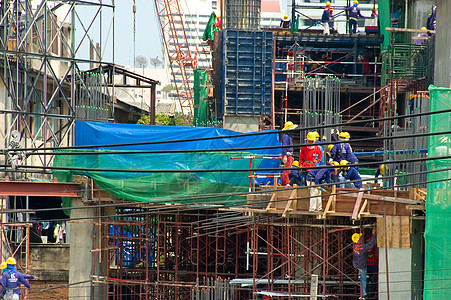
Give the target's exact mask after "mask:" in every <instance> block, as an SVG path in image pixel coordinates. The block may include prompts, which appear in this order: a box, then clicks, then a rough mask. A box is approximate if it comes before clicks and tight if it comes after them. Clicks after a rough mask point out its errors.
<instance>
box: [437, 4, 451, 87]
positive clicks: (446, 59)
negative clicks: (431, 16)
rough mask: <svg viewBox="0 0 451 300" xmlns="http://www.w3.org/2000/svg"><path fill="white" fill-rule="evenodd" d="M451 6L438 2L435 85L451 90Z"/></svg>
mask: <svg viewBox="0 0 451 300" xmlns="http://www.w3.org/2000/svg"><path fill="white" fill-rule="evenodd" d="M450 14H451V5H450V3H449V0H437V33H436V37H435V70H434V85H435V86H438V87H448V88H451V30H449V28H450V26H451V18H450V17H449V16H450Z"/></svg>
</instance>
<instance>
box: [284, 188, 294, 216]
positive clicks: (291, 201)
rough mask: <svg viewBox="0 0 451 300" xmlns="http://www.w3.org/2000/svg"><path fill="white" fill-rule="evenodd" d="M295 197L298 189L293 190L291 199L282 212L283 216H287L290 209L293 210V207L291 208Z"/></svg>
mask: <svg viewBox="0 0 451 300" xmlns="http://www.w3.org/2000/svg"><path fill="white" fill-rule="evenodd" d="M293 198H296V190H292V191H291V194H290V199H289V200H288V201H287V205H286V206H285V209H284V211H283V213H282V217H283V218H286V216H287V212H288V210H293V208H291V204H292V203H293Z"/></svg>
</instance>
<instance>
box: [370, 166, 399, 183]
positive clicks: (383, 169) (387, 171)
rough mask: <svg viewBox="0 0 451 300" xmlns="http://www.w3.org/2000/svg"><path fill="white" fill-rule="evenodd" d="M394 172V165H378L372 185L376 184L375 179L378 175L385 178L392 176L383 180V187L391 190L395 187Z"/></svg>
mask: <svg viewBox="0 0 451 300" xmlns="http://www.w3.org/2000/svg"><path fill="white" fill-rule="evenodd" d="M395 172H396V164H393V163H391V164H380V165H379V166H378V167H377V170H376V173H375V174H374V183H377V180H378V179H377V178H378V177H379V175H382V176H383V177H385V176H393V177H392V178H384V179H383V181H384V183H383V186H384V187H385V188H393V187H394V186H395V177H394V175H395Z"/></svg>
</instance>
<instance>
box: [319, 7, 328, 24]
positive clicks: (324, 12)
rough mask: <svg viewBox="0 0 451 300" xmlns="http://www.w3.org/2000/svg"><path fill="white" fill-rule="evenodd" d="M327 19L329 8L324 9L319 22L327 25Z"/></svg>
mask: <svg viewBox="0 0 451 300" xmlns="http://www.w3.org/2000/svg"><path fill="white" fill-rule="evenodd" d="M329 18H330V12H329V8H327V9H324V11H323V15H322V17H321V22H323V23H328V22H329Z"/></svg>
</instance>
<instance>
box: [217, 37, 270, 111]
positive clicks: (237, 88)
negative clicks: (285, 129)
mask: <svg viewBox="0 0 451 300" xmlns="http://www.w3.org/2000/svg"><path fill="white" fill-rule="evenodd" d="M272 71H273V34H272V32H267V31H242V30H224V31H222V32H221V81H220V82H221V83H220V84H221V87H220V89H221V93H220V98H221V102H220V114H231V115H252V116H255V115H261V116H263V115H271V109H272V105H271V102H272V101H271V99H272Z"/></svg>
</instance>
